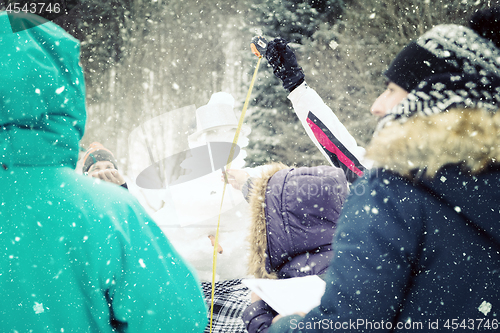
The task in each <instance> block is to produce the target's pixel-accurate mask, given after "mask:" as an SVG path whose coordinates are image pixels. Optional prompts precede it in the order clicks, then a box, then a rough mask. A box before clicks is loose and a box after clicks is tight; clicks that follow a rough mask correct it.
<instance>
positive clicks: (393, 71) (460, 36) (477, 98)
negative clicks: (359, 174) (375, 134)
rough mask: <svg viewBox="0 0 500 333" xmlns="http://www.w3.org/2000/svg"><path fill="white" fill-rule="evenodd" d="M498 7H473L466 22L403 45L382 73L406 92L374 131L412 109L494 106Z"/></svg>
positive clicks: (498, 81) (499, 82)
mask: <svg viewBox="0 0 500 333" xmlns="http://www.w3.org/2000/svg"><path fill="white" fill-rule="evenodd" d="M485 13H486V14H485ZM499 13H500V11H498V9H496V8H495V9H490V10H486V11H483V12H478V14H477V15H475V16H474V17H473V18H472V20H471V27H472V28H467V27H464V26H460V25H454V24H450V25H438V26H436V27H434V28H433V29H431V30H429V31H428V32H426V33H425V34H423V35H422V36H421V37H420V38H418V39H417V40H416V41H414V42H411V43H410V44H409V45H408V46H406V47H405V48H404V49H403V50H402V51H401V52H400V53H399V54H398V55H397V56H396V58H395V59H394V61H393V62H392V63H391V65H390V66H389V69H388V70H387V72H386V73H385V75H386V76H387V77H388V78H389V80H391V81H392V82H394V83H395V84H397V85H399V86H400V87H402V88H403V89H405V90H406V91H409V92H410V93H409V94H408V96H407V97H406V98H405V99H404V100H403V101H402V102H400V103H399V104H398V105H396V106H395V107H394V108H393V109H391V110H389V111H388V113H387V114H386V116H385V117H384V118H383V119H382V120H381V121H380V122H379V124H378V127H377V131H378V130H380V129H382V127H384V126H385V125H386V124H387V123H388V122H391V121H394V120H398V121H400V122H405V121H406V120H407V119H408V118H409V117H411V116H413V115H415V114H423V115H431V114H435V113H439V112H444V111H446V110H448V109H450V108H451V107H462V108H483V109H486V110H490V111H496V110H497V108H498V107H499V106H500V49H499V46H498V45H497V42H498V36H499V34H500V32H499V30H500V14H499ZM473 29H475V30H473ZM483 36H484V37H483ZM485 37H486V38H485ZM495 37H496V38H497V40H495V39H494V38H495Z"/></svg>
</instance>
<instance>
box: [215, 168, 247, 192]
mask: <svg viewBox="0 0 500 333" xmlns="http://www.w3.org/2000/svg"><path fill="white" fill-rule="evenodd" d="M224 176H225V177H227V181H228V183H229V184H231V186H232V187H233V188H234V189H235V190H240V191H241V188H242V187H243V184H245V182H246V181H247V179H248V178H249V177H250V175H249V174H248V172H246V171H244V170H239V169H229V170H226V171H225V172H224V171H222V178H221V180H222V181H225V177H224Z"/></svg>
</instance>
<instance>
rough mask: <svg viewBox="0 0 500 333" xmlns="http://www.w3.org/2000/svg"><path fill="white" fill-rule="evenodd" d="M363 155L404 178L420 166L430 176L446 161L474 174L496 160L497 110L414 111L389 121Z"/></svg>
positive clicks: (499, 156) (499, 141) (499, 143)
mask: <svg viewBox="0 0 500 333" xmlns="http://www.w3.org/2000/svg"><path fill="white" fill-rule="evenodd" d="M366 157H367V158H370V159H372V160H373V161H375V165H374V166H375V167H380V168H385V169H388V170H391V171H394V172H396V173H398V174H401V175H402V176H405V177H408V178H411V177H412V176H411V175H413V174H415V173H416V171H420V174H421V173H423V172H424V170H425V174H426V176H428V177H433V176H434V175H435V173H436V171H437V170H439V169H440V168H441V167H443V166H444V165H447V164H461V165H462V166H463V167H464V168H465V169H467V170H470V171H471V173H472V174H477V173H480V172H482V171H484V170H486V168H488V167H489V166H490V165H491V164H492V163H495V162H498V161H500V114H499V113H494V114H492V113H489V112H486V111H483V110H477V109H451V110H450V111H448V112H443V113H438V114H435V115H432V116H421V115H417V116H414V117H412V118H410V119H409V120H408V121H407V122H406V123H404V124H401V123H398V122H393V123H391V124H387V125H386V126H385V127H384V129H383V130H382V131H380V132H379V134H378V135H377V136H375V137H374V138H373V139H372V141H371V143H370V145H369V147H368V148H367V153H366ZM417 173H418V172H417Z"/></svg>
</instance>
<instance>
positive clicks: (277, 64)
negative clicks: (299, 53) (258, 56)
mask: <svg viewBox="0 0 500 333" xmlns="http://www.w3.org/2000/svg"><path fill="white" fill-rule="evenodd" d="M266 59H267V61H268V62H269V64H270V65H271V67H272V68H273V73H274V75H275V76H276V77H277V78H278V79H280V80H281V82H282V83H283V88H285V89H286V90H288V91H290V92H291V91H292V90H294V89H295V88H297V87H298V86H299V85H300V84H301V83H302V82H304V78H305V75H304V72H303V71H302V68H300V67H299V64H298V63H297V58H296V57H295V53H294V52H293V50H292V49H291V48H290V46H288V45H287V42H286V40H284V39H283V38H275V39H274V40H272V41H270V42H269V43H268V44H267V51H266Z"/></svg>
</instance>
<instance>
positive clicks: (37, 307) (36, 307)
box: [33, 302, 45, 314]
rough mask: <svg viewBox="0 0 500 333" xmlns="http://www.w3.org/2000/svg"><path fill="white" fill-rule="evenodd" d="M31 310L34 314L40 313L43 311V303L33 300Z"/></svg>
mask: <svg viewBox="0 0 500 333" xmlns="http://www.w3.org/2000/svg"><path fill="white" fill-rule="evenodd" d="M33 310H34V311H35V313H36V314H40V313H43V312H44V311H45V310H44V309H43V304H42V303H38V302H35V305H33Z"/></svg>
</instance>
